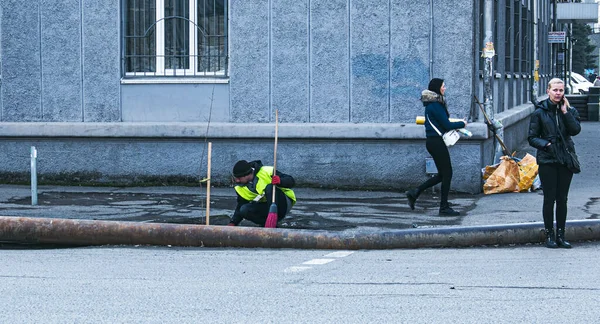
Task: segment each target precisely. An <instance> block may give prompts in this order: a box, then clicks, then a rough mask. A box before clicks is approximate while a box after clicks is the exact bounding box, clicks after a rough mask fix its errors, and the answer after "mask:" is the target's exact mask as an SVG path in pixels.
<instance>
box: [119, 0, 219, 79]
mask: <svg viewBox="0 0 600 324" xmlns="http://www.w3.org/2000/svg"><path fill="white" fill-rule="evenodd" d="M129 1H131V0H123V1H122V11H123V14H122V18H121V19H122V33H123V34H122V35H123V36H122V37H121V39H122V45H123V46H122V61H123V63H122V71H123V72H122V76H123V77H124V78H136V77H193V78H228V77H229V0H224V6H223V7H224V8H223V17H224V18H223V19H224V21H223V33H222V35H205V34H204V32H203V31H202V30H201V29H200V28H198V27H199V25H198V22H197V21H198V18H199V17H198V10H197V9H198V4H199V2H200V1H206V0H188V10H189V17H179V16H168V17H165V1H166V0H154V2H155V6H156V7H155V14H156V16H155V22H154V23H153V24H151V25H150V26H148V27H147V28H146V30H145V35H127V33H126V31H127V27H128V21H127V12H128V3H129ZM213 1H215V0H213ZM168 19H185V20H186V21H187V28H188V29H187V31H188V33H189V36H188V39H187V41H188V42H189V44H188V48H189V53H188V54H187V55H188V59H187V61H188V67H187V68H185V69H172V68H166V59H167V58H166V57H165V44H166V41H165V39H166V30H165V22H166V21H167V20H168ZM152 28H154V29H155V30H154V36H153V37H155V42H154V43H155V47H154V50H155V54H154V58H155V64H154V68H155V71H144V72H135V71H127V63H126V62H127V59H128V58H129V57H131V56H130V55H128V54H127V50H128V48H127V45H128V44H127V39H128V38H143V37H149V35H150V34H151V29H152ZM203 35H204V36H203ZM199 37H206V38H207V39H208V38H209V37H223V38H224V44H223V46H224V49H223V53H224V55H223V56H222V57H223V59H224V63H223V68H222V69H219V70H218V71H209V70H203V71H199V70H198V66H199V64H198V59H199V55H198V45H199V41H198V39H199ZM209 44H210V42H209ZM207 46H210V45H207Z"/></svg>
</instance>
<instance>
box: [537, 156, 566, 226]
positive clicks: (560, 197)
mask: <svg viewBox="0 0 600 324" xmlns="http://www.w3.org/2000/svg"><path fill="white" fill-rule="evenodd" d="M538 173H539V175H540V181H541V182H542V190H543V191H544V205H543V207H542V215H543V216H544V227H545V228H546V229H551V228H554V202H555V201H556V227H557V228H561V229H564V228H565V224H566V223H567V197H568V196H569V187H570V186H571V179H573V172H571V171H569V169H567V167H565V166H564V165H562V164H540V167H539V169H538Z"/></svg>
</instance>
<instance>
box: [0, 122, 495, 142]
mask: <svg viewBox="0 0 600 324" xmlns="http://www.w3.org/2000/svg"><path fill="white" fill-rule="evenodd" d="M207 127H208V128H209V131H208V137H209V138H215V139H218V138H223V139H235V138H273V136H274V133H275V125H274V124H273V123H249V124H240V123H210V125H209V124H207V123H185V122H174V123H158V122H157V123H154V122H152V123H149V122H115V123H76V122H56V123H50V122H8V123H0V136H1V137H113V138H114V137H129V138H204V137H206V135H207ZM467 129H468V130H470V131H471V132H472V133H473V137H471V139H487V138H488V134H487V127H486V126H485V124H483V123H471V124H469V125H468V127H467ZM279 138H298V139H332V138H335V139H424V138H425V131H424V127H423V126H422V125H416V124H399V123H395V124H377V123H368V124H351V123H327V124H310V123H281V124H279Z"/></svg>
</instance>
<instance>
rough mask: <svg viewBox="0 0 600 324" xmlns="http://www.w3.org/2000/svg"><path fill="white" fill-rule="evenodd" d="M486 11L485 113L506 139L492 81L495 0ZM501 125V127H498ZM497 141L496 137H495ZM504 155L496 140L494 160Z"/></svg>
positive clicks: (487, 5)
mask: <svg viewBox="0 0 600 324" xmlns="http://www.w3.org/2000/svg"><path fill="white" fill-rule="evenodd" d="M483 9H484V13H483V27H484V40H483V42H484V43H485V47H484V49H483V54H482V55H483V57H484V59H485V60H484V65H483V104H484V107H485V113H486V114H487V116H488V118H489V119H490V121H491V122H492V125H490V127H494V128H495V132H496V134H497V135H498V136H499V138H500V139H502V140H504V131H503V130H502V127H501V124H500V123H498V122H496V121H495V120H494V98H493V89H492V82H493V80H494V67H493V59H494V56H495V55H496V51H495V50H494V40H493V35H494V33H493V29H492V28H493V21H494V0H485V2H484V8H483ZM496 126H500V127H496ZM494 141H495V139H494ZM502 155H504V153H503V152H502V147H501V146H500V142H499V141H496V148H495V151H494V161H493V162H495V161H499V160H500V157H501V156H502Z"/></svg>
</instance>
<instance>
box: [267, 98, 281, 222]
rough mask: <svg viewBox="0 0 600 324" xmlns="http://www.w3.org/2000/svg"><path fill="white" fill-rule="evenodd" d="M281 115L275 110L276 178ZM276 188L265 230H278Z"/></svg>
mask: <svg viewBox="0 0 600 324" xmlns="http://www.w3.org/2000/svg"><path fill="white" fill-rule="evenodd" d="M278 121H279V115H278V111H277V109H276V110H275V148H274V150H273V152H274V153H273V176H275V175H276V174H277V173H276V170H277V130H278V126H279V123H278ZM276 189H277V188H276V186H275V185H273V199H272V201H271V207H269V215H268V216H267V221H266V222H265V228H276V227H277V204H275V191H276Z"/></svg>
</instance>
